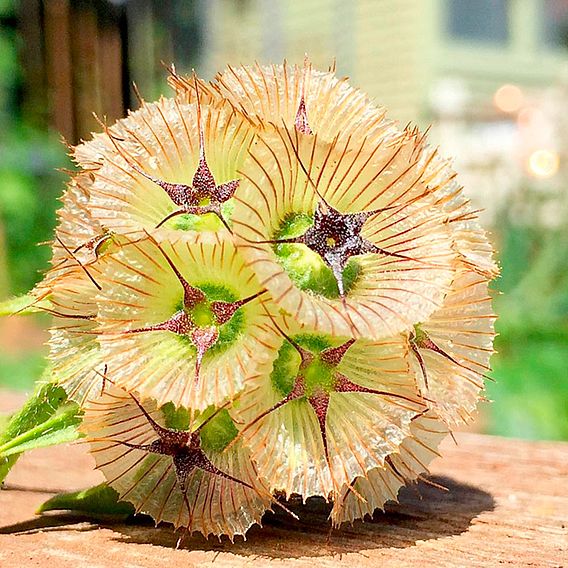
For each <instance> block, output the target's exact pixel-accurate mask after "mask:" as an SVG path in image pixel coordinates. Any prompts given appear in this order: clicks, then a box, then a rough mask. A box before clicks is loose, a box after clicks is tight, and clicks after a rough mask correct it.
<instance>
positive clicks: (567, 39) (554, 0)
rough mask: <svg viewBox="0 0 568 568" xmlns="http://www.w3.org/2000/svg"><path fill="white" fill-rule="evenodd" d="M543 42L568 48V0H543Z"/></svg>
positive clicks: (551, 45)
mask: <svg viewBox="0 0 568 568" xmlns="http://www.w3.org/2000/svg"><path fill="white" fill-rule="evenodd" d="M542 3H543V6H542V16H543V21H542V23H543V29H542V39H543V43H544V44H545V45H547V46H549V47H563V48H568V0H542Z"/></svg>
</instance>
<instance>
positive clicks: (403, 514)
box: [2, 476, 494, 558]
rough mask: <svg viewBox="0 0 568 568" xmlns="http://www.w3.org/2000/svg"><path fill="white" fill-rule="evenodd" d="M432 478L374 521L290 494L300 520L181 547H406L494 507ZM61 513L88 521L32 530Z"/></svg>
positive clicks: (171, 535)
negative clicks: (344, 518) (336, 514)
mask: <svg viewBox="0 0 568 568" xmlns="http://www.w3.org/2000/svg"><path fill="white" fill-rule="evenodd" d="M431 479H432V481H434V482H436V483H438V484H440V485H443V486H445V487H446V488H447V489H448V491H447V492H444V491H441V490H440V489H437V488H435V487H432V486H430V485H428V484H426V483H424V482H420V483H418V484H417V485H415V486H413V487H409V488H406V489H404V490H402V491H401V494H400V503H398V504H395V503H389V504H388V505H387V506H386V512H385V513H381V512H376V513H375V515H374V517H373V519H372V520H368V521H367V522H364V523H362V522H360V521H357V522H356V523H355V524H354V525H353V526H350V525H344V526H343V527H341V528H340V529H338V530H333V531H331V529H330V523H329V520H328V516H329V512H330V510H331V505H330V504H328V503H326V502H325V501H324V500H323V499H320V498H311V499H308V501H307V502H306V504H304V505H302V504H301V502H300V501H299V500H294V499H291V500H290V501H288V502H287V503H286V505H287V506H288V507H289V508H290V509H292V510H293V511H294V512H295V513H296V514H297V515H298V516H299V518H300V520H299V521H296V520H295V519H293V518H291V517H290V516H289V515H287V514H286V513H285V512H283V511H277V512H276V513H267V514H266V515H265V517H264V520H263V524H264V526H263V527H262V528H261V527H258V526H255V527H253V528H252V529H251V530H250V531H249V532H248V534H247V541H246V543H245V542H244V541H243V540H242V539H237V541H236V542H235V543H234V544H231V543H230V542H229V541H228V540H227V539H226V538H223V539H222V540H220V541H217V540H215V539H212V538H211V539H209V540H206V539H205V538H203V537H202V536H200V535H197V534H196V535H193V536H190V537H187V538H185V539H184V541H183V548H184V549H188V550H202V551H220V552H221V551H227V552H231V553H233V554H235V555H240V556H247V557H251V556H252V557H255V556H256V557H265V558H298V557H319V556H327V555H341V554H348V553H360V552H361V551H364V550H370V549H377V548H406V547H409V546H414V545H415V544H416V542H417V541H424V540H430V539H438V538H442V537H447V536H453V535H459V534H461V533H463V532H465V531H467V530H468V529H469V527H470V525H471V522H472V520H473V519H475V517H477V516H478V515H479V514H481V513H483V512H485V511H492V510H493V509H494V499H493V497H492V496H491V495H490V494H489V493H487V492H485V491H482V490H480V489H478V488H476V487H473V486H471V485H467V484H463V483H459V482H457V481H455V480H453V479H451V478H447V477H436V476H434V477H432V478H431ZM62 517H63V518H64V519H65V522H66V524H67V528H71V529H74V527H73V526H69V525H74V524H78V523H80V522H81V521H85V520H88V519H87V518H86V517H84V516H82V517H79V516H71V515H50V516H49V517H44V518H43V519H42V518H39V519H36V520H35V523H37V524H35V529H40V530H44V531H45V530H49V526H50V525H49V523H46V522H45V521H46V519H50V522H51V523H52V525H51V526H52V527H53V528H54V529H55V530H57V529H61V528H62V523H61V521H62V520H63V519H62ZM137 519H139V517H137ZM90 520H91V522H92V519H90ZM33 524H34V521H30V522H29V524H27V526H24V525H26V523H20V524H19V525H14V526H13V527H4V528H3V529H2V532H3V533H7V532H11V533H12V534H18V533H22V532H28V531H30V530H34V526H33ZM79 526H80V527H81V528H80V530H88V528H86V527H85V526H84V525H79ZM92 526H93V528H94V527H95V526H97V525H92ZM98 526H103V527H104V528H107V529H110V530H112V531H113V532H114V534H115V536H114V537H113V538H114V540H118V541H119V542H125V543H131V544H151V545H154V546H157V547H167V548H175V547H176V545H177V542H178V539H179V536H180V534H181V533H180V532H179V531H178V532H174V531H173V530H172V528H171V526H169V525H161V526H160V527H158V528H157V529H156V528H154V526H153V524H152V523H151V522H149V520H148V518H147V517H145V518H142V519H139V520H132V521H130V522H128V523H112V522H108V521H99V525H98ZM40 527H41V528H40Z"/></svg>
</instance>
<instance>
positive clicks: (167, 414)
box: [161, 402, 238, 452]
mask: <svg viewBox="0 0 568 568" xmlns="http://www.w3.org/2000/svg"><path fill="white" fill-rule="evenodd" d="M161 411H162V415H163V416H164V423H165V426H166V428H171V429H172V430H183V431H187V430H188V429H189V425H190V417H189V411H188V410H187V409H185V408H183V407H182V406H180V407H178V408H176V407H175V406H174V405H173V404H172V403H171V402H168V403H166V404H164V406H162V408H161ZM214 412H216V409H215V407H213V406H210V407H209V408H207V409H206V410H204V411H203V412H202V413H201V414H200V415H199V416H198V417H197V418H196V419H195V426H199V425H200V424H202V423H203V422H205V421H206V420H207V419H208V418H209V417H210V416H211V415H212V414H213V413H214ZM199 434H200V438H201V447H202V448H203V450H205V451H211V452H221V451H223V450H224V449H225V448H226V447H227V446H228V445H229V443H230V442H231V441H232V440H233V438H235V436H236V435H237V434H238V430H237V427H236V426H235V423H234V422H233V419H232V418H231V416H230V415H229V413H228V412H227V410H225V409H223V410H220V411H218V412H217V414H216V415H215V416H214V417H213V418H211V420H209V422H207V424H205V426H203V428H202V429H201V431H200V432H199Z"/></svg>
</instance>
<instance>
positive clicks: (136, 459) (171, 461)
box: [81, 385, 272, 540]
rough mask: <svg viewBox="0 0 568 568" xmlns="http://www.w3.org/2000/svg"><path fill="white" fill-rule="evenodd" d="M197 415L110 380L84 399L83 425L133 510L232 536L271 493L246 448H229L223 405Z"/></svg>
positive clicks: (256, 518)
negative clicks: (160, 404) (100, 393)
mask: <svg viewBox="0 0 568 568" xmlns="http://www.w3.org/2000/svg"><path fill="white" fill-rule="evenodd" d="M192 418H193V417H192V416H191V415H190V413H189V412H188V411H187V410H185V409H183V408H178V409H174V407H173V405H172V404H168V405H166V406H163V407H161V408H157V406H156V404H155V403H154V402H152V401H148V400H146V401H144V403H143V404H142V403H141V402H140V401H139V400H138V398H137V395H135V394H128V393H126V392H124V391H123V390H122V389H118V388H116V387H114V386H110V385H109V387H108V389H107V390H106V392H105V393H104V394H103V396H101V397H100V398H98V399H96V400H92V401H90V402H88V403H87V404H86V406H85V418H84V421H83V424H82V426H81V428H82V430H83V432H84V433H85V435H86V437H87V441H88V442H89V444H90V447H91V452H92V454H93V457H94V458H95V461H96V464H97V468H98V469H100V470H101V471H102V472H103V474H104V475H105V478H106V480H107V482H108V484H109V485H110V486H111V487H113V488H114V489H115V490H116V491H117V492H118V494H119V496H120V498H121V500H126V501H129V502H130V503H132V504H133V505H134V507H135V508H136V512H143V513H146V514H148V515H150V516H151V517H152V518H153V519H154V520H155V522H156V524H157V523H159V522H161V521H167V522H170V523H172V524H173V525H174V527H175V528H178V527H184V528H186V529H187V532H189V533H191V532H195V531H198V532H201V533H202V534H203V535H204V536H206V537H207V536H208V535H210V534H213V535H215V536H219V537H220V536H221V535H227V536H228V537H229V538H230V539H231V540H232V539H233V538H234V537H235V535H244V534H245V533H246V531H247V530H248V529H249V527H251V526H252V525H253V524H255V523H260V520H261V518H262V515H263V514H264V512H265V511H266V510H267V509H269V508H270V506H271V502H272V497H271V495H270V493H268V491H267V489H266V486H265V484H264V482H263V481H262V480H260V479H259V477H258V474H257V472H256V470H255V468H254V465H253V464H252V462H251V460H250V458H249V456H248V452H247V450H246V449H244V448H243V447H242V446H241V445H240V444H239V443H237V444H233V446H232V447H231V448H230V449H229V450H226V446H227V445H228V444H229V443H230V441H231V440H232V439H233V438H234V437H235V436H236V434H237V430H236V427H235V425H234V423H233V421H232V420H231V418H230V416H229V414H228V413H227V411H226V410H221V411H219V410H217V411H214V410H210V411H208V412H207V413H205V414H202V415H201V416H198V417H197V418H196V419H195V420H192Z"/></svg>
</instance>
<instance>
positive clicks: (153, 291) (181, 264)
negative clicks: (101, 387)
mask: <svg viewBox="0 0 568 568" xmlns="http://www.w3.org/2000/svg"><path fill="white" fill-rule="evenodd" d="M101 284H102V287H103V290H102V291H101V293H100V294H99V296H98V316H97V321H98V323H99V324H100V325H99V329H98V332H99V336H98V339H99V342H100V344H101V348H102V356H103V358H104V360H105V362H106V363H107V364H108V366H109V368H110V369H111V370H112V373H113V377H114V379H113V380H114V381H115V382H116V384H117V385H119V386H121V387H123V388H125V389H128V390H136V391H138V392H139V393H140V394H141V395H142V396H143V397H144V398H146V397H151V398H154V399H156V400H157V402H158V404H164V403H166V402H172V403H173V404H174V405H176V406H179V405H182V406H186V407H189V408H194V409H198V410H203V409H205V408H207V407H208V406H209V405H211V404H217V405H220V404H222V402H223V401H224V400H225V399H226V397H235V396H236V395H237V394H238V393H239V391H240V390H241V389H242V388H243V385H244V382H245V380H246V379H247V378H248V377H251V376H253V375H254V374H255V370H256V367H257V365H260V364H262V363H263V361H264V359H267V358H271V357H274V354H275V352H276V345H277V341H278V337H277V336H276V335H275V332H274V330H273V329H272V327H271V320H270V318H269V317H268V315H267V314H266V310H265V308H263V305H264V303H265V302H266V301H268V299H267V298H266V297H265V296H266V295H265V290H264V289H263V288H262V287H261V286H260V285H259V283H258V280H257V279H256V277H255V275H254V273H253V272H252V271H251V270H250V269H249V268H247V267H246V266H245V263H244V260H243V259H242V258H241V256H240V255H238V254H237V251H236V249H235V247H234V246H233V245H232V244H231V243H230V242H229V241H219V242H218V244H216V245H213V244H210V243H205V244H204V243H202V242H200V241H199V239H198V238H196V237H194V238H191V237H189V236H187V237H185V236H184V235H180V236H179V237H178V238H177V239H176V240H175V241H168V240H159V241H158V240H156V239H154V238H148V239H146V240H145V241H140V242H136V243H133V244H132V245H125V246H123V247H122V248H121V250H120V251H119V252H118V253H116V254H112V255H110V256H109V260H108V263H107V265H106V268H105V272H104V274H103V275H102V278H101ZM259 347H260V348H261V349H259Z"/></svg>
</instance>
